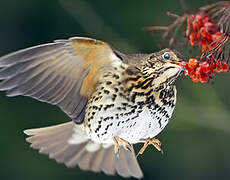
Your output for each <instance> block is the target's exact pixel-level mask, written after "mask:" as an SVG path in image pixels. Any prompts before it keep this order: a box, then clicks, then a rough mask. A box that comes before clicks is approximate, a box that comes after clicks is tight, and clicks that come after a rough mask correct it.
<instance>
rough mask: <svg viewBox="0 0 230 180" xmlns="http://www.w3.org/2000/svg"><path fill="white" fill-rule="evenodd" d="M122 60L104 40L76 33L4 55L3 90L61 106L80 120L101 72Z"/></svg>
mask: <svg viewBox="0 0 230 180" xmlns="http://www.w3.org/2000/svg"><path fill="white" fill-rule="evenodd" d="M117 63H121V60H120V59H119V58H118V57H117V56H116V55H115V54H114V52H113V50H112V49H111V48H110V46H109V45H108V44H107V43H105V42H102V41H98V40H95V39H90V38H81V37H75V38H71V39H69V40H58V41H55V42H54V43H49V44H44V45H40V46H35V47H32V48H27V49H24V50H21V51H18V52H15V53H11V54H9V55H6V56H3V57H1V58H0V68H1V70H0V80H3V81H2V82H1V84H0V90H1V91H7V95H8V96H17V95H23V96H30V97H32V98H35V99H37V100H40V101H44V102H48V103H51V104H54V105H57V106H59V107H60V108H61V109H62V110H63V111H64V112H65V113H66V114H68V115H69V116H70V117H71V118H72V119H73V120H75V121H76V122H78V123H80V122H82V120H83V118H84V109H85V106H86V104H87V101H88V99H89V98H90V97H91V95H92V93H93V92H94V90H95V87H96V85H97V82H98V80H99V79H100V76H101V74H102V73H103V72H104V71H105V70H106V69H108V68H110V67H113V65H115V64H117Z"/></svg>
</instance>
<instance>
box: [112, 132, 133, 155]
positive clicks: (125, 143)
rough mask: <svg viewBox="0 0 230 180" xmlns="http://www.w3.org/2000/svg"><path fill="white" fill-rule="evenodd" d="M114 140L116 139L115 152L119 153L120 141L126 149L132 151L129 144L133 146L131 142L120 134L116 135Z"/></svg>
mask: <svg viewBox="0 0 230 180" xmlns="http://www.w3.org/2000/svg"><path fill="white" fill-rule="evenodd" d="M113 141H114V152H115V154H117V153H118V151H119V149H120V145H119V143H121V144H122V146H123V148H124V149H125V150H129V151H131V149H130V148H129V146H131V144H130V143H129V142H128V141H126V140H124V139H122V138H120V137H118V136H115V137H114V138H113Z"/></svg>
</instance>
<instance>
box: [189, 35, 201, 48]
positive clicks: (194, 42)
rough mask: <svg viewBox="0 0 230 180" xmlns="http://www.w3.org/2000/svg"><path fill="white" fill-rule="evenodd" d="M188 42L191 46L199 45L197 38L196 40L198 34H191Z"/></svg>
mask: <svg viewBox="0 0 230 180" xmlns="http://www.w3.org/2000/svg"><path fill="white" fill-rule="evenodd" d="M189 41H190V44H191V45H192V46H196V45H198V44H199V38H198V33H197V32H192V33H191V34H190V35H189Z"/></svg>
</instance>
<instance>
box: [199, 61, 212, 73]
mask: <svg viewBox="0 0 230 180" xmlns="http://www.w3.org/2000/svg"><path fill="white" fill-rule="evenodd" d="M201 68H202V71H203V72H204V73H209V72H210V71H211V67H210V65H209V63H208V62H203V63H201Z"/></svg>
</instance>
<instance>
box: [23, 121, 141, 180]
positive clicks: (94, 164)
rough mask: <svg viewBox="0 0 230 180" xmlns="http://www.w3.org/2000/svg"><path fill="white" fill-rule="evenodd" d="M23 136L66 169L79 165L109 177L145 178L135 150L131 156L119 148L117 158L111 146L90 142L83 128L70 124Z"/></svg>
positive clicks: (32, 130)
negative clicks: (26, 136) (117, 175)
mask: <svg viewBox="0 0 230 180" xmlns="http://www.w3.org/2000/svg"><path fill="white" fill-rule="evenodd" d="M24 132H25V134H27V135H29V136H30V137H28V138H27V139H26V140H27V141H28V142H29V143H31V147H32V148H34V149H39V152H40V153H42V154H47V155H49V158H51V159H55V160H56V161H57V162H59V163H64V164H65V165H66V166H67V167H74V166H76V165H78V166H79V167H80V168H81V169H82V170H89V171H93V172H101V171H102V172H104V173H105V174H108V175H114V174H115V173H116V172H117V173H118V174H119V175H120V176H123V177H131V176H132V177H136V178H139V179H140V178H142V177H143V174H142V171H141V169H140V167H139V164H138V162H137V159H136V157H135V153H134V149H133V147H131V152H129V151H126V150H124V149H123V148H120V152H119V155H118V156H117V155H116V154H114V149H113V146H112V145H110V146H108V145H102V144H96V143H94V142H92V141H91V140H90V139H88V137H87V136H86V134H85V133H84V130H83V129H82V127H81V125H75V124H74V123H73V122H68V123H64V124H60V125H56V126H51V127H45V128H38V129H29V130H25V131H24ZM73 137H74V138H73ZM78 140H79V141H78Z"/></svg>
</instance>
